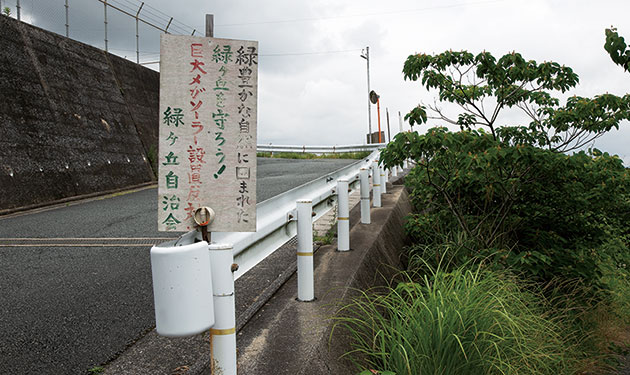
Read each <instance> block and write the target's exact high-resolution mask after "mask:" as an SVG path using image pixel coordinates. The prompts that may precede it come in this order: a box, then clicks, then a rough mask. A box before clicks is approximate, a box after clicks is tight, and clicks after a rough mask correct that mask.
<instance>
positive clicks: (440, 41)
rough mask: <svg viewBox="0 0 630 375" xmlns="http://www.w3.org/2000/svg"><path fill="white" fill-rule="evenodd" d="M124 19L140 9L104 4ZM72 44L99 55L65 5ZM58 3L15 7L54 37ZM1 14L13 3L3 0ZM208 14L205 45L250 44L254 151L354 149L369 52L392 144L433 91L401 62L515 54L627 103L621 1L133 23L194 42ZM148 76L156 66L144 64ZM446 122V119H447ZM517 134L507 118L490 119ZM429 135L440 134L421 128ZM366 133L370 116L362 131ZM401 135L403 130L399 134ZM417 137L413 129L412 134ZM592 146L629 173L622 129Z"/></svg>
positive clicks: (442, 4) (353, 8)
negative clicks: (609, 48)
mask: <svg viewBox="0 0 630 375" xmlns="http://www.w3.org/2000/svg"><path fill="white" fill-rule="evenodd" d="M109 1H110V2H111V3H112V4H114V5H117V6H119V7H121V8H123V9H127V10H128V11H131V12H133V11H134V10H135V11H137V9H138V7H139V5H140V3H141V2H140V1H137V0H109ZM68 2H69V9H70V11H69V25H70V26H69V30H70V36H71V37H72V38H75V39H78V40H81V41H83V42H86V43H89V44H92V45H95V46H98V47H101V48H103V46H104V40H103V39H104V37H103V34H104V33H103V4H102V3H101V2H99V0H68ZM64 3H65V0H21V6H22V9H21V13H22V18H23V20H26V21H27V22H31V23H33V24H35V25H37V26H40V27H43V28H46V29H49V30H52V31H55V32H58V33H60V34H65V26H64V24H65V8H64ZM2 4H3V5H4V6H12V7H13V14H14V15H15V0H2ZM206 13H212V14H214V15H215V37H219V38H232V39H249V40H257V41H259V46H260V54H261V56H260V59H259V60H260V61H259V62H260V65H259V69H260V70H259V108H258V114H259V124H258V143H274V144H310V145H315V144H328V145H333V144H357V143H364V141H365V134H366V133H367V130H368V115H367V111H368V105H367V78H366V61H365V60H364V59H362V58H361V57H360V54H361V50H362V49H363V48H365V47H366V46H369V47H370V57H371V60H370V65H371V66H370V70H371V87H372V89H374V90H376V91H377V92H378V93H379V94H380V96H381V110H382V111H381V124H382V127H383V129H385V130H386V127H387V126H386V117H385V108H388V109H389V112H390V127H391V131H392V135H393V134H395V133H397V132H398V128H399V125H398V112H399V111H400V112H401V113H402V114H403V116H404V114H405V113H407V112H408V111H409V110H410V109H411V108H413V107H415V106H416V105H417V104H418V103H419V102H424V103H425V104H428V103H432V102H433V98H434V97H435V93H434V92H427V91H426V90H425V89H423V88H422V87H421V86H420V85H419V84H418V83H417V82H408V81H404V79H403V76H402V73H401V70H402V66H403V63H404V61H405V59H406V58H407V56H408V55H410V54H413V53H417V52H424V53H440V52H442V51H444V50H448V49H452V50H462V49H465V50H468V51H470V52H472V53H475V54H476V53H478V52H481V51H483V50H486V51H490V52H491V53H493V54H494V55H495V56H501V55H503V54H505V53H509V52H511V51H517V52H520V53H521V54H522V55H523V57H525V58H526V59H534V60H536V61H539V62H541V61H545V60H547V61H549V60H553V61H556V62H559V63H560V64H565V65H568V66H570V67H572V68H573V69H574V70H575V72H577V73H578V74H579V76H580V85H579V86H578V87H577V88H576V89H575V90H573V91H572V92H571V95H573V94H576V95H581V96H593V95H597V94H600V93H605V92H610V93H613V94H617V95H623V94H625V93H627V92H630V73H625V72H624V71H623V70H622V68H621V67H619V66H617V65H614V64H613V63H612V61H611V60H610V58H609V57H608V55H607V54H606V52H605V51H604V49H603V43H604V29H605V28H606V27H610V26H611V25H614V26H616V27H617V28H618V29H619V31H620V33H621V34H622V35H624V36H626V39H627V40H630V22H629V21H628V20H629V18H628V15H629V14H630V1H628V0H600V1H597V2H595V1H592V0H589V1H586V0H555V1H554V0H528V1H520V0H439V1H438V0H417V1H411V0H399V1H391V2H383V1H374V0H360V1H359V0H335V1H332V0H309V1H298V0H268V1H267V0H265V1H262V0H260V1H253V0H248V1H245V0H230V1H210V0H181V1H172V0H171V1H167V0H145V6H144V8H143V10H142V11H141V13H140V14H141V16H142V17H145V18H146V19H147V20H149V21H150V22H154V23H155V24H157V25H158V26H160V27H165V26H166V24H167V23H168V20H169V19H170V17H173V18H174V21H173V22H172V24H171V26H170V28H169V31H172V32H173V33H181V34H184V33H187V34H190V33H191V32H192V30H193V29H196V30H197V31H196V35H198V34H199V33H200V32H202V33H203V30H204V22H205V21H204V14H206ZM108 21H109V31H108V39H109V48H110V50H111V51H112V52H114V53H116V54H118V55H121V56H126V57H127V58H129V59H132V60H134V61H135V59H136V53H135V22H134V20H133V18H131V17H129V16H126V15H124V14H122V13H120V12H117V11H115V10H113V9H110V10H109V12H108ZM140 51H141V61H143V62H152V61H157V60H158V59H159V31H157V30H155V29H153V28H151V27H150V26H147V25H144V24H141V27H140ZM148 66H150V67H152V68H154V69H157V68H158V66H157V65H155V64H154V65H148ZM445 108H446V110H447V111H453V112H452V113H456V112H455V111H454V110H455V108H451V109H449V107H445ZM500 120H501V121H502V122H503V123H506V124H526V123H527V122H528V120H527V118H526V117H524V116H522V115H521V114H520V113H519V112H516V111H511V112H508V113H506V114H505V115H504V117H503V118H501V119H500ZM430 125H440V123H439V122H438V121H432V122H431V123H430ZM376 127H377V120H376V108H374V106H373V108H372V128H373V131H374V130H375V129H376ZM404 129H405V130H407V129H409V127H408V125H406V124H405V126H404ZM420 131H422V130H420ZM595 146H596V147H598V148H600V149H603V150H606V151H609V152H611V153H616V154H618V155H620V156H622V157H623V158H624V160H625V161H626V164H630V150H629V149H630V147H629V146H630V124H629V123H627V122H626V123H623V124H621V130H619V131H613V132H611V133H609V134H607V135H606V136H604V137H602V138H600V139H599V140H598V141H597V142H596V144H595Z"/></svg>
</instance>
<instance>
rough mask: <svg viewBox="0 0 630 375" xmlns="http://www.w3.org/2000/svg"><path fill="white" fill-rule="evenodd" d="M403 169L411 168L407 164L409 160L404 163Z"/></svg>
mask: <svg viewBox="0 0 630 375" xmlns="http://www.w3.org/2000/svg"><path fill="white" fill-rule="evenodd" d="M402 167H403V169H407V168H408V167H409V166H408V164H407V159H405V160H404V161H403V166H402Z"/></svg>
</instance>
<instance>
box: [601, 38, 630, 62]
mask: <svg viewBox="0 0 630 375" xmlns="http://www.w3.org/2000/svg"><path fill="white" fill-rule="evenodd" d="M604 49H605V50H606V51H607V52H608V54H609V55H610V58H611V59H612V61H614V62H615V64H617V65H619V66H621V67H622V68H623V69H624V70H625V71H627V72H630V48H628V46H627V45H626V42H625V40H624V39H623V37H622V36H619V34H618V33H617V29H616V28H614V27H611V28H610V29H606V42H605V43H604Z"/></svg>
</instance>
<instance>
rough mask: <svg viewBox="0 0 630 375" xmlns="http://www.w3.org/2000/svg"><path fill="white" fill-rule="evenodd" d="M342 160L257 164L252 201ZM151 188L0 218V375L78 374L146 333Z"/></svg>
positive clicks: (157, 236)
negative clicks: (255, 196)
mask: <svg viewBox="0 0 630 375" xmlns="http://www.w3.org/2000/svg"><path fill="white" fill-rule="evenodd" d="M352 162H354V161H351V160H289V159H263V158H259V159H258V176H257V177H258V186H257V189H256V192H257V196H258V201H259V202H261V201H263V200H265V199H268V198H270V197H273V196H275V195H277V194H279V193H282V192H284V191H287V190H289V189H291V188H294V187H296V186H299V185H301V184H303V183H305V182H308V181H310V180H312V179H314V178H316V177H319V176H322V175H325V174H327V173H330V172H332V171H334V170H337V169H339V168H341V167H343V166H345V165H347V164H350V163H352ZM156 220H157V189H156V188H154V187H151V188H144V189H140V190H138V191H135V192H131V193H125V194H115V195H114V196H108V197H105V198H98V199H90V200H87V201H82V202H73V203H69V204H68V205H67V206H65V205H64V206H61V207H56V208H54V209H50V208H48V209H46V208H44V209H41V210H36V211H33V212H26V213H19V214H15V215H9V216H5V217H0V261H1V264H2V271H1V272H0V374H85V373H86V372H87V370H88V369H90V368H93V367H95V366H98V365H100V364H103V363H105V362H107V361H109V360H110V359H112V358H114V357H115V356H116V355H117V354H119V353H120V352H122V351H123V350H124V349H125V348H126V347H127V346H128V345H131V344H132V343H133V342H134V341H135V340H137V339H138V338H139V337H141V336H142V335H143V334H144V333H145V332H147V331H149V330H151V329H152V328H153V327H154V324H155V319H154V312H153V293H152V284H151V269H150V262H149V248H150V246H151V244H152V243H157V242H161V238H173V237H176V236H177V235H176V234H173V233H164V232H158V231H157V230H156V227H157V224H156Z"/></svg>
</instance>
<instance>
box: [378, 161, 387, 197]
mask: <svg viewBox="0 0 630 375" xmlns="http://www.w3.org/2000/svg"><path fill="white" fill-rule="evenodd" d="M379 170H380V173H381V193H382V194H387V171H386V170H385V167H384V166H382V165H381V166H380V167H379Z"/></svg>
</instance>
